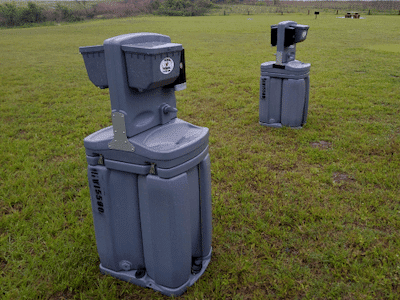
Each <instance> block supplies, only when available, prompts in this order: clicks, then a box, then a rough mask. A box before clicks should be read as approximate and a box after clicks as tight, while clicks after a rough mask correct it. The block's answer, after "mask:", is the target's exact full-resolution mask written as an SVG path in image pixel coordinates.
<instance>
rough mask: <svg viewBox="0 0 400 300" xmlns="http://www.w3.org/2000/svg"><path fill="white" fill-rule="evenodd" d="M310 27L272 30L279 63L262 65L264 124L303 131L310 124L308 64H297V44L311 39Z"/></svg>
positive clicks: (289, 23)
mask: <svg viewBox="0 0 400 300" xmlns="http://www.w3.org/2000/svg"><path fill="white" fill-rule="evenodd" d="M307 31H308V26H305V25H299V24H297V23H295V22H292V21H285V22H281V23H279V24H278V25H273V26H271V45H272V46H277V53H276V61H270V62H265V63H263V64H261V78H260V102H259V117H260V124H261V125H264V126H270V127H282V126H288V127H292V128H301V127H302V126H303V125H304V124H305V123H306V121H307V112H308V99H309V88H310V79H309V74H310V67H311V65H310V64H308V63H302V62H300V61H298V60H295V55H296V43H299V42H302V41H304V40H305V39H306V37H307Z"/></svg>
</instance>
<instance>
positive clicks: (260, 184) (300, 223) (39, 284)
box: [0, 14, 400, 299]
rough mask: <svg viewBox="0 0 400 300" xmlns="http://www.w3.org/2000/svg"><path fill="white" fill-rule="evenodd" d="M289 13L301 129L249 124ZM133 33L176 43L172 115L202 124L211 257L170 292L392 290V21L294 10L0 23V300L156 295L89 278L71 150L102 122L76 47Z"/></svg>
mask: <svg viewBox="0 0 400 300" xmlns="http://www.w3.org/2000/svg"><path fill="white" fill-rule="evenodd" d="M289 19H290V20H293V21H296V22H298V23H300V24H307V25H309V26H310V31H309V35H308V38H307V40H306V41H305V42H303V43H301V44H298V47H297V58H298V59H299V60H301V61H303V62H309V63H311V75H310V79H311V89H310V105H309V114H308V122H307V124H306V125H305V126H304V128H303V129H300V130H293V129H288V128H283V129H274V128H266V127H262V126H260V125H259V124H258V101H259V100H258V97H259V96H258V95H259V77H260V64H261V63H262V62H265V61H269V60H274V56H273V53H274V52H275V49H274V48H270V46H269V28H270V27H269V26H270V25H272V24H276V23H278V22H280V21H283V20H289ZM142 31H145V32H157V33H162V34H166V35H169V36H171V38H172V41H173V42H176V43H182V44H183V46H184V47H185V50H186V52H185V53H186V68H187V70H186V71H187V86H188V88H187V89H186V90H185V91H182V92H177V105H178V109H179V112H178V116H179V117H180V118H181V119H184V120H186V121H189V122H191V123H193V124H196V125H200V126H206V127H208V128H209V129H210V155H211V163H212V165H211V172H212V197H213V226H214V230H213V244H212V245H213V249H214V253H213V258H212V261H211V264H210V265H209V267H208V269H207V271H206V273H205V274H204V275H203V276H202V277H201V278H200V280H199V281H198V282H197V283H196V284H195V285H194V286H193V287H191V288H189V289H188V291H187V293H185V294H184V295H183V296H182V298H184V299H301V298H303V299H304V298H305V299H398V298H399V294H400V257H399V248H400V238H399V236H400V235H399V231H400V204H399V200H400V196H399V190H400V177H399V170H400V154H399V149H400V119H399V113H400V71H399V56H398V50H397V49H399V47H400V37H399V35H398V32H399V31H400V22H399V17H398V16H367V18H366V19H365V20H351V19H350V20H349V19H337V18H336V16H335V15H320V16H319V17H318V19H315V18H314V16H311V15H310V16H308V15H305V14H304V15H300V14H292V15H283V16H277V15H268V14H265V15H252V16H251V18H250V19H249V17H248V16H245V15H236V16H232V15H230V16H209V17H195V18H178V17H177V18H175V17H170V18H164V17H138V18H129V19H118V20H108V21H92V22H83V23H77V24H72V25H61V26H52V27H36V28H29V29H9V30H1V31H0V53H2V55H1V56H2V59H1V60H0V82H1V83H2V88H1V91H0V95H1V96H0V114H1V119H0V138H1V143H0V152H1V153H2V155H1V157H0V165H1V167H0V216H1V218H0V286H1V289H0V290H1V292H0V298H4V299H119V298H120V299H139V298H141V299H163V298H165V297H164V296H161V295H160V294H158V293H155V292H154V291H152V290H150V289H144V288H140V287H137V286H134V285H132V284H129V283H125V282H122V281H118V280H116V279H114V278H112V277H109V276H104V275H101V274H100V272H99V269H98V265H99V259H98V255H97V250H96V242H95V236H94V229H93V222H92V215H91V208H90V200H89V191H88V184H87V178H86V167H87V163H86V160H85V150H84V146H83V138H84V137H86V136H87V135H89V134H90V133H93V132H95V131H96V130H99V129H101V128H104V127H106V126H109V125H111V118H110V103H109V97H108V91H107V90H99V89H97V88H96V87H94V86H93V85H92V84H91V82H90V81H89V79H88V77H87V74H86V70H85V67H84V64H83V59H82V57H81V55H80V54H79V52H78V47H79V46H90V45H97V44H102V43H103V41H104V40H105V39H106V38H109V37H112V36H115V35H119V34H124V33H129V32H142ZM381 45H387V47H386V46H385V47H382V46H381ZM388 49H395V51H387V50H388ZM1 293H2V294H1Z"/></svg>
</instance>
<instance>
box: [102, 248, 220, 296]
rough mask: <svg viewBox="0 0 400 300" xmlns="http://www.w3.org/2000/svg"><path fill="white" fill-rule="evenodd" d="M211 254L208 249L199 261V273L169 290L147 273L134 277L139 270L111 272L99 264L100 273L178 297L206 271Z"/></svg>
mask: <svg viewBox="0 0 400 300" xmlns="http://www.w3.org/2000/svg"><path fill="white" fill-rule="evenodd" d="M211 253H212V248H211V249H210V253H209V254H208V255H207V256H205V257H204V258H203V259H202V260H201V261H202V264H201V265H202V268H201V270H200V271H199V272H197V273H196V274H193V273H192V274H191V275H190V276H189V279H188V281H186V282H185V283H184V284H182V285H181V286H179V287H177V288H169V287H166V286H162V285H159V284H157V283H156V282H155V281H154V280H153V279H152V278H150V277H149V276H148V275H147V273H145V274H144V275H143V274H140V277H139V276H138V277H136V272H137V271H141V270H130V271H113V270H110V269H107V268H105V267H103V266H102V265H101V264H100V272H101V273H103V274H105V275H111V276H112V277H115V278H118V279H121V280H123V281H127V282H130V283H133V284H136V285H138V286H141V287H148V288H151V289H153V290H155V291H158V292H160V293H161V294H164V295H166V296H180V295H182V294H183V293H184V292H185V291H186V289H187V288H188V287H190V286H192V285H193V284H194V283H195V282H196V281H197V280H198V279H199V278H200V276H201V275H203V273H204V272H205V270H206V269H207V266H208V264H209V263H210V261H211Z"/></svg>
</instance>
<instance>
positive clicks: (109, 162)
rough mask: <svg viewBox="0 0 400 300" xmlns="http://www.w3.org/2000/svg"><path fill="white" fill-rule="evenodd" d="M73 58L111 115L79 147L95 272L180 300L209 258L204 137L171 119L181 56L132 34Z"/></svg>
mask: <svg viewBox="0 0 400 300" xmlns="http://www.w3.org/2000/svg"><path fill="white" fill-rule="evenodd" d="M79 50H80V52H81V54H82V55H83V58H84V62H85V66H86V69H87V72H88V75H89V79H90V80H91V81H92V83H93V84H94V85H96V86H98V87H100V88H109V90H110V101H111V110H112V111H111V117H112V126H109V127H106V128H103V129H100V130H99V131H97V132H95V133H92V134H91V135H89V136H87V137H86V138H85V139H84V145H85V149H86V158H87V162H88V180H89V189H90V198H91V204H92V213H93V221H94V229H95V234H96V243H97V250H98V253H99V257H100V271H101V272H102V273H104V274H109V275H111V276H113V277H116V278H119V279H121V280H125V281H128V282H131V283H133V284H136V285H139V286H143V287H149V288H152V289H154V290H156V291H159V292H161V293H163V294H165V295H168V296H172V295H174V296H178V295H181V294H182V293H184V292H185V291H186V289H187V288H188V287H189V286H191V285H193V284H194V283H195V282H196V280H198V279H199V277H200V276H201V275H202V274H203V273H204V271H205V270H206V268H207V266H208V264H209V262H210V260H211V253H212V248H211V233H212V222H211V167H210V156H209V154H208V136H209V131H208V128H204V127H199V126H195V125H192V124H190V123H188V122H185V121H183V120H180V119H178V118H177V109H176V98H175V91H176V90H180V89H182V88H183V87H185V84H186V76H185V60H184V50H183V47H182V45H181V44H174V43H171V39H170V38H169V37H168V36H164V35H161V34H155V33H134V34H127V35H121V36H116V37H113V38H110V39H107V40H105V41H104V45H100V46H89V47H80V48H79Z"/></svg>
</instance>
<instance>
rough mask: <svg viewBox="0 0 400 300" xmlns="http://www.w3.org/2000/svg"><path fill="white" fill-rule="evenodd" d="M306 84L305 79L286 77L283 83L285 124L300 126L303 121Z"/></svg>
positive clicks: (283, 120)
mask: <svg viewBox="0 0 400 300" xmlns="http://www.w3.org/2000/svg"><path fill="white" fill-rule="evenodd" d="M305 99H306V85H305V81H304V80H303V79H298V80H296V79H284V80H283V84H282V120H281V123H282V125H283V126H289V127H298V126H301V125H302V123H303V114H304V104H305Z"/></svg>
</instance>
